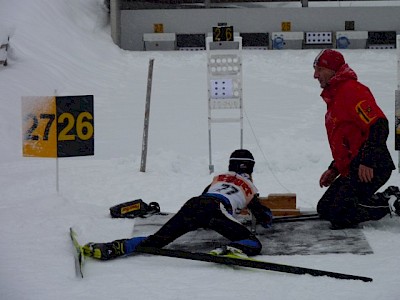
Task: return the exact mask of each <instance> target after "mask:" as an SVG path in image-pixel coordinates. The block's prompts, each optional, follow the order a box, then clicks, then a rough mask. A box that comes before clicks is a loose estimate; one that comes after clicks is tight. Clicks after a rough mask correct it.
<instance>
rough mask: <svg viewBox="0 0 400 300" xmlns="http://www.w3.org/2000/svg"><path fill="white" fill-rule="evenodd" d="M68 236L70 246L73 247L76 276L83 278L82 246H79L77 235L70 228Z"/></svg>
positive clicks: (83, 260)
mask: <svg viewBox="0 0 400 300" xmlns="http://www.w3.org/2000/svg"><path fill="white" fill-rule="evenodd" d="M69 235H70V237H71V240H72V244H73V245H74V247H75V255H74V256H75V270H76V274H77V276H79V275H80V276H81V277H82V278H83V266H84V264H85V256H84V254H83V249H82V246H81V245H80V244H79V242H78V240H77V236H78V235H77V233H76V232H75V231H74V230H73V229H72V227H70V229H69Z"/></svg>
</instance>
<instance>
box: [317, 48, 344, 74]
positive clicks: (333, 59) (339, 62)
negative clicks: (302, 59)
mask: <svg viewBox="0 0 400 300" xmlns="http://www.w3.org/2000/svg"><path fill="white" fill-rule="evenodd" d="M344 64H345V61H344V57H343V55H342V54H341V53H340V52H338V51H336V50H331V49H324V50H322V51H321V52H320V53H319V54H318V55H317V57H316V58H315V60H314V67H316V66H318V67H323V68H327V69H330V70H332V71H335V72H337V71H338V70H339V69H340V67H341V66H343V65H344Z"/></svg>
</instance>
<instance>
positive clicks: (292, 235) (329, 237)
mask: <svg viewBox="0 0 400 300" xmlns="http://www.w3.org/2000/svg"><path fill="white" fill-rule="evenodd" d="M170 217H171V215H167V216H160V215H156V216H151V217H149V218H146V219H135V228H134V235H135V236H138V235H148V234H152V233H154V232H155V231H156V230H157V229H158V228H160V227H161V226H162V224H164V223H165V222H166V221H167V220H168V219H169V218H170ZM256 232H257V237H258V238H259V239H260V241H261V242H262V244H263V250H262V252H261V254H262V255H321V254H332V253H351V254H359V255H364V254H372V253H373V251H372V249H371V247H370V245H369V244H368V241H367V240H366V238H365V236H364V233H363V232H362V230H361V229H357V228H355V229H343V230H331V229H330V223H329V222H327V221H323V220H309V221H298V222H289V223H276V224H274V225H273V226H272V228H269V229H264V228H262V227H261V226H257V228H256ZM228 242H229V241H228V240H226V239H225V238H224V237H222V236H221V235H219V234H218V233H215V232H214V231H211V230H204V229H199V230H197V231H194V232H190V233H187V234H185V235H184V236H182V237H180V238H179V239H177V240H175V241H174V242H173V243H171V244H170V245H168V246H167V247H166V248H170V249H181V250H188V251H198V252H208V251H210V250H212V249H214V248H216V247H218V246H220V245H224V244H226V243H228Z"/></svg>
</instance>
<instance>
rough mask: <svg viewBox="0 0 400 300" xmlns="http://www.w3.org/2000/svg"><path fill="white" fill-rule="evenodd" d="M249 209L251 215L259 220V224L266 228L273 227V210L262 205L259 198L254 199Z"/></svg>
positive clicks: (248, 206)
mask: <svg viewBox="0 0 400 300" xmlns="http://www.w3.org/2000/svg"><path fill="white" fill-rule="evenodd" d="M247 208H248V209H250V211H251V213H252V214H253V215H254V217H255V218H256V220H257V223H259V224H261V226H262V227H264V228H270V227H271V225H272V219H273V215H272V212H271V210H270V209H269V208H268V207H266V206H264V205H262V204H261V203H260V201H259V200H258V198H257V197H254V198H253V200H251V202H250V203H249V205H247Z"/></svg>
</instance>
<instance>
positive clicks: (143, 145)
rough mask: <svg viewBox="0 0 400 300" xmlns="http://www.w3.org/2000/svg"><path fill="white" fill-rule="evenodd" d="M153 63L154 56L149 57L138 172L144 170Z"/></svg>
mask: <svg viewBox="0 0 400 300" xmlns="http://www.w3.org/2000/svg"><path fill="white" fill-rule="evenodd" d="M153 65H154V58H151V59H150V60H149V73H148V76H147V94H146V108H145V112H144V128H143V141H142V159H141V162H140V172H146V158H147V142H148V137H149V136H148V134H149V121H150V99H151V85H152V81H153Z"/></svg>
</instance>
